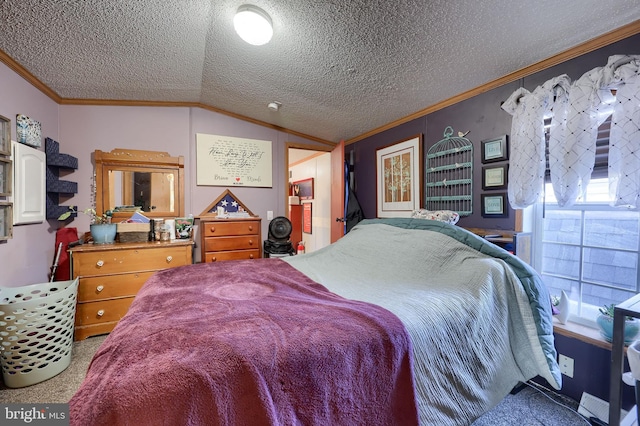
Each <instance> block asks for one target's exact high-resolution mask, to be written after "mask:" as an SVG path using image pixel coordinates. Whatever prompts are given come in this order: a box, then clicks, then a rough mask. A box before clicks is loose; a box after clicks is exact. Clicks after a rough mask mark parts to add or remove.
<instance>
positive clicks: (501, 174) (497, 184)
mask: <svg viewBox="0 0 640 426" xmlns="http://www.w3.org/2000/svg"><path fill="white" fill-rule="evenodd" d="M507 168H508V165H506V164H503V165H499V166H485V167H483V168H482V189H484V190H490V189H506V188H507V178H508V175H507Z"/></svg>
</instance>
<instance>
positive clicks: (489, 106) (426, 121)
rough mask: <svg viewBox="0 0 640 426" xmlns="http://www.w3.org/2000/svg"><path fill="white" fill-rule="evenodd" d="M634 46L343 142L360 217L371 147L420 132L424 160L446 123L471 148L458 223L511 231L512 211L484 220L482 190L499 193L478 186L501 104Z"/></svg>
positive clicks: (368, 209) (613, 48) (498, 129)
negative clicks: (469, 198)
mask: <svg viewBox="0 0 640 426" xmlns="http://www.w3.org/2000/svg"><path fill="white" fill-rule="evenodd" d="M637 46H640V35H636V36H633V37H629V38H627V39H625V40H622V41H619V42H617V43H614V44H611V45H609V46H606V47H603V48H601V49H599V50H597V51H594V52H591V53H588V54H586V55H582V56H579V57H577V58H575V59H572V60H570V61H566V62H564V63H562V64H559V65H556V66H554V67H552V68H549V69H547V70H544V71H540V72H538V73H535V74H533V75H531V76H528V77H526V78H524V79H521V80H519V81H516V82H512V83H508V84H505V85H503V86H501V87H498V88H496V89H493V90H490V91H487V92H485V93H481V94H479V95H477V96H475V97H473V98H470V99H467V100H464V101H462V102H459V103H457V104H455V105H451V106H449V107H447V108H444V109H441V110H439V111H436V112H433V113H431V114H428V115H426V116H423V117H420V118H417V119H415V120H412V121H410V122H407V123H404V124H401V125H399V126H396V127H394V128H392V129H389V130H386V131H384V132H382V133H379V134H376V135H373V136H370V137H368V138H365V139H363V140H361V141H358V142H355V143H353V144H349V145H347V146H346V147H345V151H346V153H347V158H348V153H349V152H350V151H354V152H355V168H354V172H355V184H356V196H357V198H358V201H359V202H360V205H361V207H362V210H363V212H364V214H365V217H366V218H374V217H376V184H375V182H376V170H375V168H376V164H375V163H376V161H375V158H376V149H378V148H381V147H384V146H387V145H390V144H393V143H395V142H398V141H401V140H403V139H406V138H408V137H410V136H414V135H416V134H418V133H421V134H422V135H423V137H424V146H423V153H424V155H425V158H426V152H427V150H428V149H429V148H430V147H431V146H433V145H434V144H435V143H437V142H438V141H440V140H441V139H443V133H444V129H445V128H446V127H447V126H451V127H452V128H453V130H454V134H457V132H458V131H461V132H467V131H469V134H468V135H467V136H466V137H467V138H468V139H469V140H470V141H471V142H472V143H473V147H474V154H473V155H474V174H473V175H474V189H473V192H474V197H473V214H472V215H470V216H467V217H462V218H460V221H459V222H458V224H459V225H460V226H464V227H472V228H488V229H504V230H514V229H515V212H514V210H513V209H511V208H510V207H509V209H508V210H509V215H508V217H507V218H483V217H482V215H481V213H480V212H481V205H480V202H481V194H482V193H487V194H488V193H498V192H501V191H498V190H496V191H483V190H482V166H483V164H482V163H481V161H480V159H481V152H480V150H481V142H482V141H483V140H486V139H493V138H497V137H499V136H501V135H505V134H506V135H509V134H510V133H511V116H510V115H509V114H507V113H506V112H505V111H503V110H502V108H500V106H501V104H502V102H504V101H505V100H506V99H507V98H508V97H509V96H510V95H511V94H512V93H513V91H514V90H516V89H517V88H518V87H520V86H521V85H522V86H523V87H525V88H527V89H529V90H533V89H535V88H536V87H537V86H538V85H540V84H542V83H543V82H545V81H546V80H548V79H550V78H552V77H555V76H558V75H561V74H563V73H566V74H568V75H569V77H571V78H572V79H577V78H579V77H580V76H581V75H582V74H584V73H585V72H587V71H589V70H591V69H592V68H594V67H597V66H602V65H605V64H606V63H607V59H608V57H609V56H611V55H615V54H640V49H639V48H638V47H637ZM492 164H503V163H502V162H500V163H492ZM423 165H426V160H423ZM504 192H506V191H504ZM423 199H424V194H423ZM422 205H424V203H423V204H422Z"/></svg>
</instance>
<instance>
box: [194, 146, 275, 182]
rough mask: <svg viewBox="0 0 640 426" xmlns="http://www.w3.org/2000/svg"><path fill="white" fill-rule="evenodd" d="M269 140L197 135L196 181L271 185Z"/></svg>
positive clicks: (271, 166)
mask: <svg viewBox="0 0 640 426" xmlns="http://www.w3.org/2000/svg"><path fill="white" fill-rule="evenodd" d="M272 168H273V165H272V161H271V141H263V140H257V139H244V138H234V137H231V136H216V135H207V134H203V133H198V134H196V184H197V185H211V186H252V187H266V188H271V186H272Z"/></svg>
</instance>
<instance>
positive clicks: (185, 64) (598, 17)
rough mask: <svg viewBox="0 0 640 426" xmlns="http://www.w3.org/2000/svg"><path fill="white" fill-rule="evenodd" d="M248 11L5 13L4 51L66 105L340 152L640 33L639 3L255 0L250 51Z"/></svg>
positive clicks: (142, 8)
mask: <svg viewBox="0 0 640 426" xmlns="http://www.w3.org/2000/svg"><path fill="white" fill-rule="evenodd" d="M247 1H251V0H247ZM243 3H244V1H242V0H135V1H134V0H129V1H126V0H82V1H78V0H48V1H41V0H20V1H7V0H5V1H2V2H0V34H1V36H0V50H2V51H3V52H5V53H6V55H4V57H5V62H7V58H6V57H7V56H8V57H9V59H10V60H11V61H15V62H16V63H17V64H18V65H19V68H20V67H21V68H22V69H24V70H26V71H27V73H30V74H32V76H34V77H35V78H36V79H38V80H40V82H41V83H42V84H43V85H44V86H46V87H47V88H49V89H50V90H51V91H52V93H53V94H52V96H53V97H54V98H57V99H56V100H58V101H61V100H62V101H64V102H66V103H71V102H80V100H83V102H84V103H92V102H93V103H100V102H103V101H120V103H123V104H126V103H131V102H132V101H133V103H135V102H137V101H151V102H152V103H153V102H169V103H173V102H176V103H178V104H194V105H202V106H205V107H210V108H211V109H213V110H220V111H224V112H227V113H230V114H232V115H237V116H240V117H243V118H248V119H250V120H254V121H257V122H261V123H268V124H270V125H273V126H275V127H280V128H284V129H289V130H291V131H292V132H293V133H298V134H301V135H308V136H310V137H312V138H317V139H321V140H325V141H332V142H336V141H339V140H340V139H346V140H349V139H353V138H357V137H358V136H360V135H364V134H366V133H368V132H372V131H375V129H379V128H381V127H384V126H385V125H388V123H392V122H396V121H399V120H400V121H401V120H402V119H403V118H406V117H409V116H411V115H412V114H415V113H416V112H420V111H422V110H424V109H426V108H428V107H429V106H432V105H435V104H437V103H439V102H442V101H443V100H447V99H450V98H452V97H455V96H457V95H459V94H462V93H465V92H467V91H469V90H471V89H473V88H475V87H478V86H481V85H483V84H485V83H487V82H491V81H495V80H496V79H499V78H501V77H503V76H507V75H509V74H511V73H513V72H515V71H517V70H520V69H523V68H525V67H528V66H530V65H532V64H535V63H537V62H539V61H542V60H544V59H546V58H550V57H552V56H554V55H556V54H558V53H560V52H563V51H566V50H567V49H569V48H572V47H574V46H577V45H580V44H581V43H583V42H585V41H588V40H591V39H594V38H596V37H598V36H601V35H602V34H605V33H607V32H609V31H612V30H614V29H617V28H620V27H623V26H625V25H627V24H631V23H634V22H635V21H637V20H639V19H640V6H639V4H638V0H609V1H606V2H605V1H602V0H563V1H557V0H537V1H530V0H515V1H514V0H485V1H476V0H429V1H418V0H394V1H389V0H352V1H348V0H343V1H339V0H328V1H327V0H324V1H322V0H320V1H308V0H306V1H305V0H255V1H253V2H252V3H253V4H255V5H256V6H258V7H260V8H262V9H263V10H265V11H266V12H268V13H269V15H270V16H271V19H272V20H273V24H274V36H273V39H272V40H271V42H270V43H268V44H266V45H264V46H251V45H249V44H247V43H245V42H244V41H242V40H241V39H240V38H239V37H238V36H237V35H236V34H235V32H234V30H233V23H232V19H233V15H234V13H235V11H236V10H237V8H238V7H239V6H240V5H242V4H243ZM638 53H639V54H640V51H639V52H638ZM87 100H89V101H87ZM124 101H127V102H124ZM272 101H277V102H280V103H281V104H282V107H281V108H280V110H279V111H278V112H273V111H272V110H270V109H268V108H267V104H268V103H269V102H272Z"/></svg>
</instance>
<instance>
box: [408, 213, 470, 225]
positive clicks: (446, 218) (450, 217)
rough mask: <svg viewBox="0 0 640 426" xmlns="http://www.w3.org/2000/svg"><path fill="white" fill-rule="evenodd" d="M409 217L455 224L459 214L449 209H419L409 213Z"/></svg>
mask: <svg viewBox="0 0 640 426" xmlns="http://www.w3.org/2000/svg"><path fill="white" fill-rule="evenodd" d="M411 217H413V218H415V219H429V220H437V221H440V222H446V223H450V224H451V225H455V224H456V223H458V219H460V215H459V214H458V213H456V212H454V211H451V210H426V209H420V210H415V211H414V212H413V213H411Z"/></svg>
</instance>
